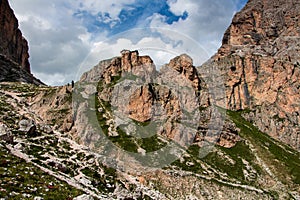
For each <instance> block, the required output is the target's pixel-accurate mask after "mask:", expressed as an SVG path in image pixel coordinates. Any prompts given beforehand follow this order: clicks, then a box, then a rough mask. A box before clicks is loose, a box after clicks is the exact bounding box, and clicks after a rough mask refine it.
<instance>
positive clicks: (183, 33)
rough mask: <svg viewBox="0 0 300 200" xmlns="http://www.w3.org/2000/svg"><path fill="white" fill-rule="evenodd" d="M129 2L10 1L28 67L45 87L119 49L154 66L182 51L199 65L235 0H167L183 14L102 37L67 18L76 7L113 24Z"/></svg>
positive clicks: (218, 35)
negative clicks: (25, 45)
mask: <svg viewBox="0 0 300 200" xmlns="http://www.w3.org/2000/svg"><path fill="white" fill-rule="evenodd" d="M134 2H135V0H111V1H99V0H52V1H44V0H22V1H20V0H10V4H11V6H12V8H13V9H14V11H15V13H16V16H17V18H18V19H19V22H20V25H21V30H22V32H23V34H24V35H25V37H26V39H27V40H28V41H29V45H30V56H31V57H30V63H31V66H32V71H33V73H34V74H35V75H36V76H37V77H38V78H40V79H41V80H42V81H44V82H45V83H47V84H50V85H59V84H63V83H67V82H70V81H71V80H76V78H78V77H80V75H81V74H80V73H81V72H83V71H86V70H88V69H89V68H91V67H92V66H94V65H95V64H96V63H98V62H99V61H100V60H102V59H107V58H111V57H114V56H119V54H120V53H119V52H120V51H121V50H122V49H138V50H139V51H140V54H149V55H150V56H151V57H152V58H153V60H154V61H155V62H156V64H157V65H158V66H159V65H161V64H164V63H166V62H168V61H169V59H171V58H172V57H174V56H177V55H179V54H181V53H188V54H189V55H191V56H192V58H193V59H194V63H195V64H196V65H199V64H201V63H202V62H204V61H205V60H206V59H208V58H209V56H211V55H212V54H213V53H214V52H216V50H217V48H218V47H219V46H220V44H221V39H222V36H223V33H224V31H225V29H226V28H227V26H228V25H229V23H230V21H231V18H232V16H233V13H234V12H235V10H236V4H237V3H238V0H228V1H226V2H224V1H223V0H214V1H206V0H168V1H167V2H168V4H169V5H170V11H172V12H173V13H175V14H176V15H178V16H179V15H182V14H183V13H184V12H185V11H186V12H187V13H188V17H187V18H186V19H185V20H182V19H179V21H178V22H173V23H172V24H167V23H166V22H165V19H166V18H165V17H164V16H162V15H159V14H157V13H153V15H152V16H151V17H148V19H146V20H142V19H141V20H139V23H138V24H137V26H138V27H144V26H145V24H147V23H146V22H151V23H150V25H151V27H153V28H152V29H149V28H145V29H133V30H130V31H127V32H124V33H121V34H118V35H115V36H113V37H108V36H107V35H108V32H106V31H104V30H103V31H102V32H100V33H99V34H97V35H95V34H93V33H89V32H88V31H87V28H86V27H87V26H86V25H85V24H83V22H82V21H81V20H80V18H76V17H74V16H73V15H74V13H76V12H77V11H78V10H82V11H87V12H89V13H91V14H93V15H96V14H97V13H99V12H101V13H102V14H103V13H109V16H103V15H102V16H100V18H101V19H102V20H104V21H103V22H110V26H111V27H114V25H115V23H116V21H118V20H119V18H118V16H119V14H120V12H121V11H122V10H123V8H124V7H126V9H127V10H128V9H130V5H131V4H134ZM148 12H149V10H148ZM79 66H81V67H79ZM78 73H79V74H78Z"/></svg>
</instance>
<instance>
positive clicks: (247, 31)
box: [205, 0, 300, 150]
mask: <svg viewBox="0 0 300 200" xmlns="http://www.w3.org/2000/svg"><path fill="white" fill-rule="evenodd" d="M299 8H300V2H298V1H293V0H288V1H281V0H279V1H272V0H264V1H255V0H250V1H249V2H248V3H247V5H246V6H245V7H244V8H243V9H242V10H241V11H240V12H239V13H237V14H236V15H235V16H234V18H233V20H232V24H231V25H230V26H229V28H228V29H227V30H226V32H225V34H224V37H223V41H222V43H223V44H222V46H221V48H220V49H219V50H218V53H217V54H216V55H214V56H213V57H212V58H211V59H210V60H209V61H208V62H207V63H205V65H208V66H218V68H219V70H220V74H222V76H223V77H222V78H223V80H224V83H225V88H226V95H225V99H226V100H225V101H226V108H228V109H231V110H245V111H247V112H245V113H244V114H243V116H244V117H245V118H246V119H247V120H248V121H249V122H251V123H253V124H254V125H255V126H257V127H258V128H259V130H261V131H262V132H266V133H268V134H269V135H270V136H272V137H274V138H276V139H278V140H280V141H283V142H284V143H286V144H289V145H291V146H293V147H294V148H296V149H298V150H300V134H299V130H300V129H299V124H300V113H299V110H300V100H299V99H300V96H299V94H300V87H299V83H300V78H299V77H300V76H299V73H300V54H299V52H300V22H299V20H298V19H299V16H300V9H299ZM208 66H207V67H208Z"/></svg>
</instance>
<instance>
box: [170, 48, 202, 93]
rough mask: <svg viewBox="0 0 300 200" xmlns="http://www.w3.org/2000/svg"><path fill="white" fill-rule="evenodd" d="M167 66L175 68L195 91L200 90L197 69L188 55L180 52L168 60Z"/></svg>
mask: <svg viewBox="0 0 300 200" xmlns="http://www.w3.org/2000/svg"><path fill="white" fill-rule="evenodd" d="M168 66H169V67H171V68H173V69H175V70H176V71H178V72H179V73H180V74H182V75H183V76H184V77H186V78H187V79H188V80H189V81H191V83H192V86H193V87H194V88H195V90H196V91H200V89H201V88H200V83H201V81H200V78H199V76H198V72H197V69H196V68H195V67H194V66H193V60H192V58H191V57H190V56H188V55H186V54H182V55H180V56H177V57H175V58H173V59H171V60H170V62H169V64H168Z"/></svg>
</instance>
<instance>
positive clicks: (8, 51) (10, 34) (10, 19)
mask: <svg viewBox="0 0 300 200" xmlns="http://www.w3.org/2000/svg"><path fill="white" fill-rule="evenodd" d="M0 27H1V29H0V53H1V54H3V55H6V56H7V57H8V58H9V59H11V60H12V61H14V62H16V63H18V64H19V65H20V66H21V67H22V68H23V69H24V70H26V71H27V72H29V73H30V64H29V61H28V58H29V53H28V43H27V41H26V39H25V38H24V37H23V36H22V33H21V31H20V29H19V25H18V20H17V18H16V17H15V15H14V12H13V10H12V9H11V8H10V6H9V3H8V0H0Z"/></svg>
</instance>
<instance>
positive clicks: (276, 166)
mask: <svg viewBox="0 0 300 200" xmlns="http://www.w3.org/2000/svg"><path fill="white" fill-rule="evenodd" d="M0 86H1V97H0V100H1V101H0V105H1V111H0V114H1V115H0V118H1V124H0V128H1V146H0V147H1V163H0V165H1V166H0V172H1V177H3V178H1V182H0V188H1V190H0V197H1V198H4V199H11V198H15V199H22V198H23V199H52V198H55V197H57V198H60V199H61V198H63V199H64V198H65V199H72V198H74V199H76V197H77V196H79V197H77V199H84V198H94V199H239V198H245V199H273V198H276V199H277V198H279V199H286V198H294V199H297V198H298V197H299V190H298V189H299V170H298V169H299V163H300V161H299V153H298V152H296V151H294V150H292V149H291V148H289V147H287V146H286V145H284V144H282V143H280V142H278V141H275V140H273V139H271V138H270V137H269V136H267V135H265V134H263V133H261V132H260V131H259V130H258V129H257V128H256V127H254V126H253V125H252V124H251V123H249V122H247V121H246V120H244V119H243V118H242V115H243V113H240V112H229V111H228V112H227V116H228V117H227V120H228V121H231V123H234V124H235V126H236V130H237V131H238V135H239V137H240V139H239V140H238V141H237V142H236V144H235V145H234V146H233V147H231V148H225V147H222V146H219V145H217V146H215V147H214V148H213V149H212V151H211V152H210V153H209V154H208V155H207V156H205V157H199V152H201V147H200V146H199V145H198V144H196V143H195V144H194V145H191V146H189V147H188V148H187V149H185V150H186V152H185V153H184V154H182V155H181V156H180V157H179V158H178V159H177V160H175V161H174V162H172V163H170V164H168V165H166V166H165V167H164V168H152V169H151V170H149V169H148V170H146V171H136V170H124V169H122V168H112V167H111V163H109V161H108V159H107V157H106V155H105V154H101V153H99V152H98V151H95V150H93V149H91V148H90V147H88V146H85V145H84V144H83V143H82V142H81V141H80V140H79V138H78V137H77V136H76V135H74V134H72V131H74V127H73V125H72V123H71V124H69V122H68V120H67V119H68V116H69V115H70V111H69V110H68V109H67V108H69V106H70V102H71V99H72V98H70V94H72V93H70V91H71V90H72V87H71V86H64V87H46V86H34V85H30V84H22V83H1V85H0ZM45 95H46V96H47V98H40V97H41V96H45ZM43 99H46V100H44V104H41V102H43ZM53 105H56V106H53ZM43 106H44V107H43ZM99 106H100V107H101V106H103V107H102V111H103V110H104V111H106V110H105V109H107V107H105V106H104V105H99ZM37 107H39V109H36V108H37ZM49 108H51V109H50V110H48V111H49V113H48V114H47V113H45V110H47V109H49ZM104 113H106V115H105V116H106V118H105V121H103V120H102V122H101V119H99V120H100V121H99V123H100V125H101V124H102V125H107V124H109V123H110V122H109V121H110V120H111V119H112V118H110V116H111V117H113V116H112V115H109V111H106V112H104ZM99 117H101V116H100V115H99ZM103 123H104V124H103ZM68 124H69V126H68ZM66 127H68V128H66ZM105 127H106V126H105ZM106 128H108V127H106ZM110 130H111V129H110ZM107 131H108V132H110V131H109V130H108V129H107ZM111 131H112V130H111ZM121 133H122V132H121ZM108 138H109V139H110V140H111V141H112V142H113V144H114V145H116V146H117V147H118V148H120V149H124V150H126V151H131V150H133V151H134V149H135V148H133V149H132V147H133V146H132V145H133V144H134V145H137V146H136V150H137V149H138V148H139V147H142V148H143V149H144V150H145V151H146V152H151V151H155V150H157V149H159V148H161V147H162V146H161V145H164V142H168V139H167V138H166V137H163V136H158V137H156V139H154V140H152V139H153V138H152V139H151V140H149V141H148V140H143V141H142V143H139V142H138V141H137V140H136V139H135V138H134V137H127V136H126V135H123V136H122V135H121V137H113V136H108ZM128 147H131V148H128ZM139 153H140V154H143V151H139ZM128 161H129V162H128V166H130V167H134V162H133V163H130V161H134V158H130V159H129V160H128ZM80 195H81V196H80ZM82 195H85V196H82Z"/></svg>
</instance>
